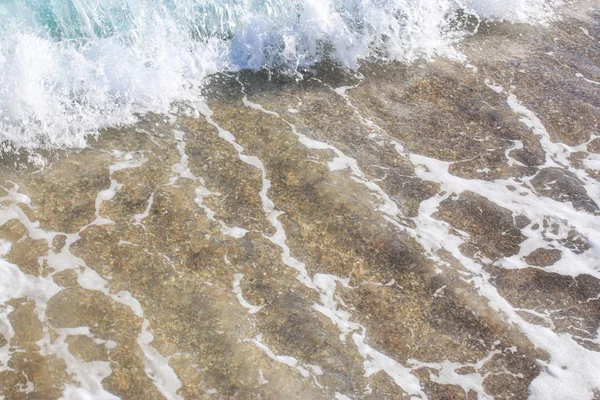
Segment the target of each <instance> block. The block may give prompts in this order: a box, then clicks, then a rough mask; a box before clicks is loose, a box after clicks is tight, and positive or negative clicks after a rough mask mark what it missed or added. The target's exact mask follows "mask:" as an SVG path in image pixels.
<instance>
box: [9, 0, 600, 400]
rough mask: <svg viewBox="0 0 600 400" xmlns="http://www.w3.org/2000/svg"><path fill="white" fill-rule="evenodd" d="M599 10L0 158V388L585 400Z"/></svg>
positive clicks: (227, 97)
mask: <svg viewBox="0 0 600 400" xmlns="http://www.w3.org/2000/svg"><path fill="white" fill-rule="evenodd" d="M599 18H600V14H599V11H598V6H597V4H595V3H572V4H569V5H568V7H565V8H564V10H562V17H561V20H559V21H554V22H552V23H551V24H550V25H548V26H542V25H513V24H509V23H493V24H485V26H482V27H481V28H480V31H479V33H478V34H477V35H474V36H471V37H468V38H466V39H465V40H464V41H463V42H462V43H461V44H460V46H459V47H458V48H457V51H459V52H460V54H462V55H463V56H464V57H465V59H464V60H461V59H458V60H457V59H449V58H442V57H437V58H435V59H433V60H432V61H423V60H421V61H416V62H415V63H413V64H402V63H387V64H381V63H372V64H369V63H365V62H363V63H362V66H361V67H360V68H359V69H358V71H357V72H343V71H340V69H339V68H335V67H330V66H329V64H328V63H321V64H320V65H319V66H317V67H315V70H314V71H313V72H312V73H310V74H306V75H305V76H304V77H303V79H301V80H299V79H296V78H294V77H289V76H287V77H286V76H282V75H277V74H269V73H267V72H249V71H243V72H237V73H231V72H226V73H220V74H216V75H212V76H211V77H209V78H208V82H207V83H206V84H205V86H203V91H202V95H203V97H202V98H195V99H194V103H193V104H190V103H187V104H186V105H183V104H180V106H179V109H177V110H174V111H172V112H169V113H166V114H160V113H156V114H149V115H146V116H144V117H140V118H139V121H138V122H137V123H135V124H133V125H129V126H124V127H121V128H114V127H113V128H109V129H105V130H103V131H102V133H101V135H100V136H99V137H98V138H97V139H88V142H87V147H86V148H84V149H79V150H77V149H65V148H62V149H50V150H49V149H46V150H43V151H42V150H37V151H33V152H32V153H30V154H29V157H28V153H27V152H25V151H22V152H21V153H17V154H15V153H4V155H3V159H2V170H1V174H2V182H3V185H2V187H3V189H2V191H1V193H0V196H1V198H0V206H1V210H0V236H1V237H2V242H1V245H0V251H1V253H2V257H3V259H2V260H1V261H0V302H1V305H0V334H1V336H0V394H1V395H3V396H4V397H5V398H7V399H58V398H65V399H86V398H93V399H113V398H122V399H163V398H165V399H182V398H184V399H199V398H207V399H211V398H222V399H227V398H248V399H255V398H264V399H279V398H286V397H287V398H293V399H322V398H323V399H325V398H327V399H333V398H335V399H347V398H350V399H384V398H389V399H403V398H414V399H419V398H420V399H425V398H429V399H477V398H481V399H486V398H494V397H495V398H502V399H505V398H514V399H523V398H533V399H594V398H598V396H599V395H600V376H598V372H597V371H599V370H600V339H599V334H600V331H599V329H600V307H599V303H600V268H599V266H600V209H599V208H598V207H599V205H600V182H599V178H600V172H599V171H600V132H599V131H598V123H599V121H598V119H599V117H600V113H599V109H600V101H599V100H598V99H599V98H600V97H599V94H600V83H599V82H600V67H599V65H600V42H599V40H600V33H599V31H598V24H599V21H600V19H599ZM44 163H45V165H41V164H44Z"/></svg>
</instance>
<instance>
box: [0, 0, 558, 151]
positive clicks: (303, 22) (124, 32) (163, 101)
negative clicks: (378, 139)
mask: <svg viewBox="0 0 600 400" xmlns="http://www.w3.org/2000/svg"><path fill="white" fill-rule="evenodd" d="M554 6H555V3H551V2H550V0H509V1H501V0H437V1H436V0H294V1H284V0H219V1H207V0H7V1H3V2H1V3H0V142H2V143H3V144H4V147H6V146H7V144H8V143H10V144H11V145H12V146H14V147H17V148H23V147H25V148H31V147H46V148H56V147H83V146H85V141H86V137H87V136H88V135H95V134H97V133H98V131H99V129H102V128H105V127H109V126H117V125H122V124H128V123H133V122H135V121H136V118H137V117H136V116H138V115H141V114H144V113H147V112H158V113H162V112H167V111H168V110H169V109H170V107H171V105H172V104H173V103H174V102H179V101H187V100H192V99H194V98H196V97H197V96H198V95H199V87H200V86H201V84H202V82H203V79H204V78H205V77H206V76H207V75H209V74H212V73H215V72H218V71H225V70H230V71H232V70H233V71H235V70H239V69H253V70H259V69H263V68H277V69H281V70H284V71H296V70H297V69H298V68H303V67H310V66H311V65H314V64H315V63H317V62H319V61H322V60H324V59H327V60H330V61H332V62H334V63H336V64H338V65H339V66H340V67H342V68H346V69H354V68H356V67H357V66H358V63H359V60H362V59H369V58H371V59H378V60H398V61H404V62H410V61H413V60H415V59H417V58H431V57H434V56H447V57H453V58H460V57H461V55H460V53H459V52H458V51H457V50H456V49H455V47H454V45H455V44H456V42H457V41H458V40H460V38H461V37H462V36H464V35H465V34H466V32H468V31H469V28H468V27H467V25H468V24H466V23H465V21H467V20H469V19H474V20H480V19H482V18H487V19H502V20H508V21H512V22H526V23H543V22H545V21H547V20H548V19H549V18H551V17H552V16H553V14H554V12H553V9H554ZM459 10H461V11H462V13H458V12H457V11H459ZM461 15H462V17H461ZM465 15H466V16H468V17H469V18H466V19H465V17H464V16H465Z"/></svg>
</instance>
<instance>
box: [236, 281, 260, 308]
mask: <svg viewBox="0 0 600 400" xmlns="http://www.w3.org/2000/svg"><path fill="white" fill-rule="evenodd" d="M243 277H244V274H235V275H234V276H233V278H234V279H233V293H235V294H236V296H237V299H238V301H239V302H240V305H241V306H242V307H244V308H246V309H248V314H256V313H257V312H259V311H260V310H262V308H263V307H264V306H253V305H252V304H250V303H248V302H247V301H246V299H244V296H243V294H242V286H241V282H242V278H243Z"/></svg>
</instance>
